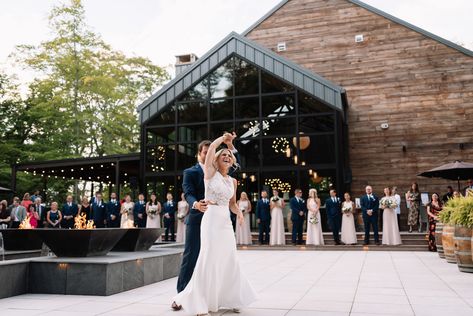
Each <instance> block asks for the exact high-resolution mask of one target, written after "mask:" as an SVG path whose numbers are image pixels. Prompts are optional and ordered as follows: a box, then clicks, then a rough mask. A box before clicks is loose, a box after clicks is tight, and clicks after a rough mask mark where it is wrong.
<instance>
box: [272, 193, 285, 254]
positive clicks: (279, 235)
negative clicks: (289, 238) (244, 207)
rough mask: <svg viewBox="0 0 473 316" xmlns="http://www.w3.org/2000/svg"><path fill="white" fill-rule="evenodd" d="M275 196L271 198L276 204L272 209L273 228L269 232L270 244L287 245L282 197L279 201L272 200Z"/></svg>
mask: <svg viewBox="0 0 473 316" xmlns="http://www.w3.org/2000/svg"><path fill="white" fill-rule="evenodd" d="M273 199H274V197H272V198H271V203H272V204H273V205H275V206H274V207H273V209H272V210H271V229H270V232H269V244H270V245H271V246H275V245H285V244H286V236H285V234H284V215H283V214H282V199H281V198H279V200H278V201H277V202H274V201H272V200H273Z"/></svg>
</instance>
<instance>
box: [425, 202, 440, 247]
mask: <svg viewBox="0 0 473 316" xmlns="http://www.w3.org/2000/svg"><path fill="white" fill-rule="evenodd" d="M442 207H443V206H442V202H440V199H439V196H438V194H437V193H434V194H432V202H430V203H429V204H428V205H427V214H428V215H429V251H437V245H436V244H435V227H436V226H437V216H438V215H439V213H440V211H441V210H442Z"/></svg>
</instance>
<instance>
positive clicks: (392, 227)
mask: <svg viewBox="0 0 473 316" xmlns="http://www.w3.org/2000/svg"><path fill="white" fill-rule="evenodd" d="M379 204H380V208H382V209H383V223H384V224H383V245H391V246H395V245H400V244H402V241H401V235H400V234H399V226H398V224H397V216H396V206H397V204H396V199H395V198H394V196H393V195H392V192H391V189H390V188H388V187H386V188H384V197H383V198H382V199H381V201H380V202H379Z"/></svg>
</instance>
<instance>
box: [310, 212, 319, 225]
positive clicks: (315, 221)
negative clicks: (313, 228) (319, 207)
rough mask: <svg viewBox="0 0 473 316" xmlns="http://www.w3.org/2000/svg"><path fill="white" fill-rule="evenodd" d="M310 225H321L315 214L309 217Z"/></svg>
mask: <svg viewBox="0 0 473 316" xmlns="http://www.w3.org/2000/svg"><path fill="white" fill-rule="evenodd" d="M309 223H311V224H314V225H316V224H318V223H319V219H318V218H317V216H316V215H315V214H314V215H310V216H309Z"/></svg>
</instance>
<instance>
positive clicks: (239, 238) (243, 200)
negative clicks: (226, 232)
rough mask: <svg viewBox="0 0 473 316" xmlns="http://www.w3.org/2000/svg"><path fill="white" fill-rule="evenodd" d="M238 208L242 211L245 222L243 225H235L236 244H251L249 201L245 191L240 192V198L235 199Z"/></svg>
mask: <svg viewBox="0 0 473 316" xmlns="http://www.w3.org/2000/svg"><path fill="white" fill-rule="evenodd" d="M237 205H238V208H239V209H240V211H241V212H242V213H243V218H244V219H245V222H244V223H243V225H237V227H236V243H237V245H251V244H253V241H252V240H251V228H250V213H251V202H250V200H249V199H248V195H247V194H246V192H241V194H240V199H239V200H238V201H237Z"/></svg>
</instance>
